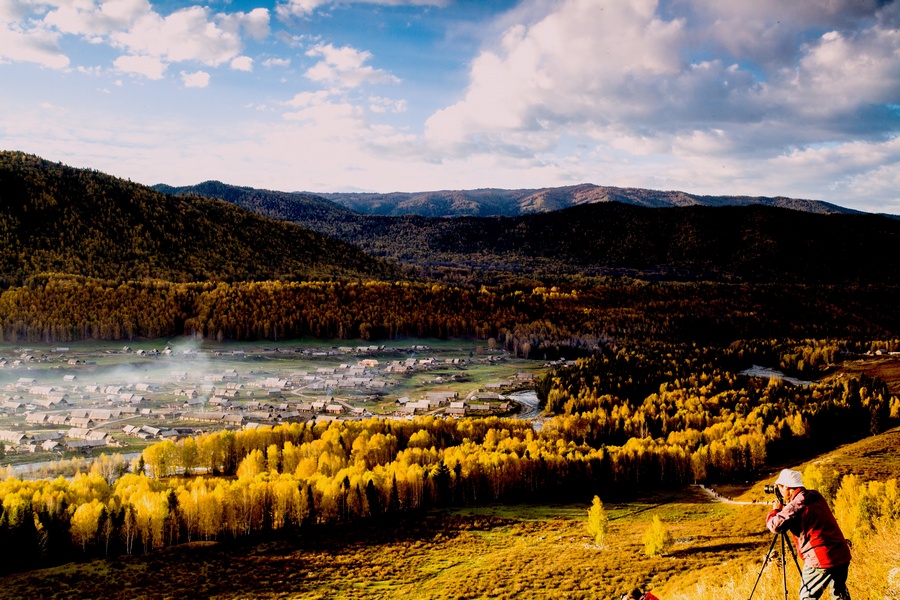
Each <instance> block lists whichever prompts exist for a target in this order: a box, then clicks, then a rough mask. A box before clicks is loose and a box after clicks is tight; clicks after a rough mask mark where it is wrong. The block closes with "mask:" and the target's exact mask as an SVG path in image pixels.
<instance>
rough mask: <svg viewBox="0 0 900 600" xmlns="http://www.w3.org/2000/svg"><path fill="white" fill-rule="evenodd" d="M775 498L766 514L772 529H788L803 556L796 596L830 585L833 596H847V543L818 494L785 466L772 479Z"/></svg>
mask: <svg viewBox="0 0 900 600" xmlns="http://www.w3.org/2000/svg"><path fill="white" fill-rule="evenodd" d="M775 495H776V498H777V499H776V500H775V503H774V504H773V506H772V511H771V512H769V514H768V516H767V517H766V526H767V527H768V528H769V530H770V531H772V532H773V533H781V532H783V531H790V532H791V533H793V534H794V537H795V538H796V540H797V551H798V552H799V554H800V556H801V557H802V558H803V571H802V573H801V575H802V583H801V585H800V600H807V599H809V598H815V599H818V598H821V596H822V594H823V593H824V591H825V589H826V588H828V587H829V586H831V594H832V597H833V598H834V599H835V600H850V592H848V591H847V568H848V567H849V566H850V546H849V545H848V544H847V540H846V539H844V534H843V533H841V529H840V527H839V526H838V524H837V521H836V520H835V518H834V515H833V514H832V512H831V509H830V508H828V503H827V502H826V501H825V498H823V497H822V494H820V493H819V492H817V491H815V490H807V489H806V488H805V487H803V476H802V475H801V474H800V473H799V472H798V471H792V470H790V469H785V470H783V471H782V472H781V474H780V475H779V476H778V479H777V480H776V481H775Z"/></svg>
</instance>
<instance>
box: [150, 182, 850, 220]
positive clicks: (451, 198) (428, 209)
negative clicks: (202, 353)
mask: <svg viewBox="0 0 900 600" xmlns="http://www.w3.org/2000/svg"><path fill="white" fill-rule="evenodd" d="M153 187H154V189H156V190H158V191H161V192H165V193H168V194H199V195H210V196H213V197H217V198H219V197H222V196H220V195H219V194H218V193H216V192H219V193H223V194H224V193H226V192H225V191H224V190H225V189H226V188H230V189H231V190H232V191H231V192H228V193H235V192H236V191H237V190H243V192H244V193H258V194H266V195H277V196H278V197H279V198H281V199H282V201H285V202H290V201H291V200H295V201H301V202H306V201H313V202H314V201H315V200H316V199H325V200H330V201H331V202H333V203H334V204H336V205H338V206H342V207H344V208H347V209H350V210H352V211H355V212H358V213H361V214H368V215H382V216H391V217H399V216H406V215H419V216H423V217H463V216H465V217H498V216H499V217H516V216H521V215H527V214H531V213H541V212H550V211H555V210H562V209H564V208H571V207H573V206H580V205H582V204H598V203H604V202H619V203H622V204H633V205H635V206H646V207H648V208H674V207H685V206H752V205H762V206H776V207H779V208H789V209H792V210H799V211H803V212H812V213H840V214H858V213H859V211H855V210H852V209H849V208H844V207H842V206H838V205H836V204H831V203H828V202H822V201H819V200H802V199H796V198H785V197H776V198H767V197H761V196H701V195H696V194H688V193H685V192H678V191H659V190H648V189H641V188H618V187H609V186H599V185H592V184H581V185H573V186H566V187H554V188H542V189H530V190H529V189H524V190H503V189H477V190H443V191H434V192H415V193H406V192H393V193H387V194H375V193H338V194H334V193H332V194H315V193H310V192H272V191H268V190H254V189H253V188H239V187H237V186H229V185H226V184H223V183H221V182H218V181H206V182H203V183H200V184H197V185H193V186H185V187H172V186H168V185H163V184H160V185H156V186H153ZM225 199H227V198H225Z"/></svg>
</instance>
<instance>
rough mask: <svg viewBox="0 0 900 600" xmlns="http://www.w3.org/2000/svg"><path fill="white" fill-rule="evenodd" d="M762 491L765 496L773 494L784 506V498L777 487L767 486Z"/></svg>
mask: <svg viewBox="0 0 900 600" xmlns="http://www.w3.org/2000/svg"><path fill="white" fill-rule="evenodd" d="M763 489H764V491H765V492H766V493H767V494H775V497H776V498H778V501H779V502H781V503H782V504H784V497H783V496H782V495H781V490H780V489H778V486H777V485H767V486H766V487H765V488H763Z"/></svg>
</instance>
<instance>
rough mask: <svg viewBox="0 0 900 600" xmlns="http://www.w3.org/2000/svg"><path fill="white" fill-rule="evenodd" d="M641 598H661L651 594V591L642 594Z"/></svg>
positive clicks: (650, 599) (649, 599) (643, 599)
mask: <svg viewBox="0 0 900 600" xmlns="http://www.w3.org/2000/svg"><path fill="white" fill-rule="evenodd" d="M641 600H659V598H657V597H656V596H654V595H653V594H651V593H650V592H647V593H646V594H644V595H643V596H641Z"/></svg>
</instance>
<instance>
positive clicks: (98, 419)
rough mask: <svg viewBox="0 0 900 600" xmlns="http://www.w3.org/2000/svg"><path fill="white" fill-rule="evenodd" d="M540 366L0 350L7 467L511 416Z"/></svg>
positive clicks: (420, 352)
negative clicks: (271, 433)
mask: <svg viewBox="0 0 900 600" xmlns="http://www.w3.org/2000/svg"><path fill="white" fill-rule="evenodd" d="M540 366H541V365H538V364H530V363H527V362H526V361H523V360H518V359H514V358H512V357H510V356H509V355H507V354H506V353H504V352H500V351H495V350H490V351H488V350H486V349H483V348H481V347H475V348H474V349H473V348H472V346H471V344H469V345H466V346H461V347H443V348H433V347H431V346H427V345H418V344H416V345H410V346H403V347H386V346H383V345H358V346H336V347H297V348H271V347H259V348H254V349H251V350H245V349H228V348H222V347H217V348H204V347H202V346H199V345H194V344H189V345H187V346H186V347H181V348H179V347H178V345H177V344H173V345H167V346H165V347H164V348H163V349H162V350H157V349H155V348H149V347H148V348H132V347H129V346H126V347H118V348H96V347H85V348H76V347H58V346H57V347H51V348H46V349H43V350H40V349H37V348H12V349H8V350H6V351H4V350H3V349H0V390H2V391H0V464H3V463H5V464H13V463H22V462H30V461H39V460H50V459H56V458H60V457H69V456H82V455H95V454H99V453H101V452H103V453H107V454H110V453H127V452H135V451H139V450H140V449H141V448H143V447H144V446H146V445H148V444H150V443H153V442H154V441H158V440H162V439H172V440H178V439H180V438H183V437H187V436H192V435H198V434H201V433H205V432H208V431H216V430H221V429H232V430H240V429H248V428H255V427H264V426H273V425H277V424H280V423H292V422H300V423H308V422H313V423H321V422H327V421H331V420H335V419H363V418H367V417H372V416H378V417H384V418H389V419H410V418H413V417H414V416H416V415H426V414H432V415H442V416H449V417H464V416H476V417H477V416H490V415H511V414H515V413H516V412H517V411H518V410H519V405H518V403H517V402H515V401H512V400H510V399H509V398H508V397H507V396H506V394H507V393H509V392H511V391H515V390H522V389H527V388H530V387H531V386H532V383H533V380H534V378H535V377H536V376H537V375H538V373H537V370H536V369H537V368H538V367H540Z"/></svg>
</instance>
